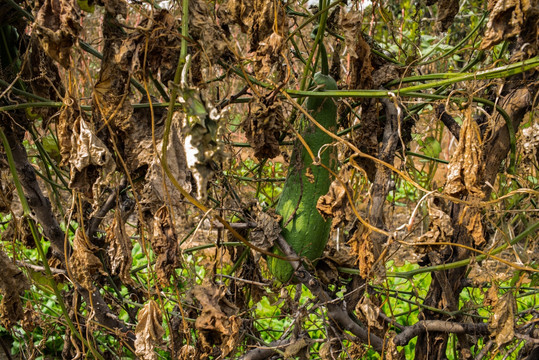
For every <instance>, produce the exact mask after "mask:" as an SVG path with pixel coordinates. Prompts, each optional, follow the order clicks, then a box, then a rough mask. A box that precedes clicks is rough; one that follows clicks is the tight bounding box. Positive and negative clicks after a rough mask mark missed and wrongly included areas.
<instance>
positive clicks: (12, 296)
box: [0, 250, 30, 329]
mask: <svg viewBox="0 0 539 360" xmlns="http://www.w3.org/2000/svg"><path fill="white" fill-rule="evenodd" d="M0 269H2V276H0V294H1V295H2V301H1V302H0V322H1V323H2V326H4V327H5V328H6V329H11V327H12V326H13V325H15V324H16V323H17V321H19V320H21V319H22V318H23V317H24V313H23V308H22V302H21V295H22V294H23V293H24V291H25V290H28V289H30V283H29V281H28V279H27V278H26V276H25V275H24V273H23V272H22V271H21V270H20V269H19V268H18V267H16V266H15V265H14V264H13V262H12V261H11V259H10V258H9V257H8V256H7V255H6V254H5V253H4V252H3V251H2V250H0Z"/></svg>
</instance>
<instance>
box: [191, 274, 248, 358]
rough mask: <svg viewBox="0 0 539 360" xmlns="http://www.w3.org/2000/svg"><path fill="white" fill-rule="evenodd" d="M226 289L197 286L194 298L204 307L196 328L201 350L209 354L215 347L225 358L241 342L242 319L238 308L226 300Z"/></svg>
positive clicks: (209, 285) (214, 286) (210, 285)
mask: <svg viewBox="0 0 539 360" xmlns="http://www.w3.org/2000/svg"><path fill="white" fill-rule="evenodd" d="M225 291H226V289H225V288H223V287H217V286H216V285H214V284H205V285H200V286H196V287H195V288H194V289H193V292H192V293H193V296H194V297H195V298H196V299H197V300H198V302H199V303H200V305H201V306H202V311H201V313H200V316H198V317H197V319H196V322H195V327H196V329H197V330H198V331H199V335H200V346H199V349H200V350H201V351H202V352H203V353H205V354H209V353H211V352H212V350H213V347H214V346H218V347H219V349H220V350H221V357H222V358H225V357H226V356H227V355H228V354H230V352H231V351H232V350H233V349H234V348H235V347H236V345H237V343H238V341H239V330H240V325H241V318H240V317H238V316H237V311H238V309H237V307H236V306H235V305H234V304H232V303H231V302H229V301H228V300H227V299H226V298H225Z"/></svg>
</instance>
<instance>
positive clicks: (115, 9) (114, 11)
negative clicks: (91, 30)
mask: <svg viewBox="0 0 539 360" xmlns="http://www.w3.org/2000/svg"><path fill="white" fill-rule="evenodd" d="M96 3H97V5H100V6H104V7H105V10H106V11H107V12H108V13H109V14H111V15H112V16H117V15H122V16H123V17H124V18H125V17H126V16H127V3H126V2H125V0H96Z"/></svg>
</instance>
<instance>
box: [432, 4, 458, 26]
mask: <svg viewBox="0 0 539 360" xmlns="http://www.w3.org/2000/svg"><path fill="white" fill-rule="evenodd" d="M458 12H459V0H446V1H440V2H439V3H438V16H437V18H436V27H437V29H438V31H440V32H444V31H446V30H447V29H448V28H449V26H451V24H452V23H453V20H454V19H455V15H457V14H458Z"/></svg>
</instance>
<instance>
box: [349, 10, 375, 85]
mask: <svg viewBox="0 0 539 360" xmlns="http://www.w3.org/2000/svg"><path fill="white" fill-rule="evenodd" d="M361 16H362V15H361V13H360V12H357V11H349V12H346V13H344V14H343V17H342V20H341V26H342V29H343V32H344V42H345V44H346V49H347V53H348V54H350V56H351V58H352V62H351V64H350V65H351V69H350V88H351V89H372V86H373V84H374V82H373V79H372V73H373V71H374V68H373V66H372V63H371V48H370V46H369V44H367V42H366V41H365V38H364V37H363V34H362V32H361V29H362V27H361V19H362V18H361Z"/></svg>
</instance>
